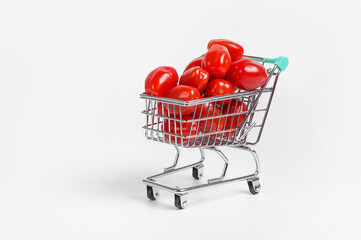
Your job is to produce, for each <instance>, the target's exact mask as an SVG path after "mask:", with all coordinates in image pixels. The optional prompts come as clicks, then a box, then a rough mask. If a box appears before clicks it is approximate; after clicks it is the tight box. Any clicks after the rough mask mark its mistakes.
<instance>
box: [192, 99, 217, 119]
mask: <svg viewBox="0 0 361 240" xmlns="http://www.w3.org/2000/svg"><path fill="white" fill-rule="evenodd" d="M201 98H205V97H201ZM213 109H214V103H212V102H206V103H203V104H199V105H197V106H196V114H195V118H205V117H206V116H207V115H209V113H211V114H212V113H213ZM207 113H208V114H207Z"/></svg>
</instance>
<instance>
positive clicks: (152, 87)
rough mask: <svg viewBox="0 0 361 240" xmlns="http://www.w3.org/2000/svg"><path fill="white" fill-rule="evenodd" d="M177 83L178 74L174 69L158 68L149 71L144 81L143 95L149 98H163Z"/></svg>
mask: <svg viewBox="0 0 361 240" xmlns="http://www.w3.org/2000/svg"><path fill="white" fill-rule="evenodd" d="M177 83H178V74H177V71H176V70H175V69H174V68H172V67H166V66H163V67H158V68H156V69H154V70H153V71H151V72H150V73H149V74H148V76H147V78H146V79H145V93H146V94H147V95H151V96H156V97H163V96H164V95H165V93H166V92H167V91H168V90H169V89H171V88H172V87H174V86H176V85H177Z"/></svg>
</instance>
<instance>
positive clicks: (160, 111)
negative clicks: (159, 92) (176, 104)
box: [157, 102, 171, 117]
mask: <svg viewBox="0 0 361 240" xmlns="http://www.w3.org/2000/svg"><path fill="white" fill-rule="evenodd" d="M162 105H163V107H162ZM166 105H167V104H166V103H163V104H162V103H160V102H159V103H158V104H157V109H158V115H160V116H166V117H168V116H170V115H169V113H168V110H167V108H166ZM170 117H171V116H170Z"/></svg>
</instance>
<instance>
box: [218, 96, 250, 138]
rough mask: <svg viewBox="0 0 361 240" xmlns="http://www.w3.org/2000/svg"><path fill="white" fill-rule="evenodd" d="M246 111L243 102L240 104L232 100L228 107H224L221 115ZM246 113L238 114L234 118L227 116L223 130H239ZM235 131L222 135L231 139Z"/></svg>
mask: <svg viewBox="0 0 361 240" xmlns="http://www.w3.org/2000/svg"><path fill="white" fill-rule="evenodd" d="M246 111H247V104H246V103H245V102H242V101H241V100H234V99H232V100H231V101H230V102H229V104H228V105H226V106H225V107H224V108H223V110H222V114H233V113H240V112H246ZM246 114H247V113H243V114H238V115H234V116H227V117H226V123H225V127H224V130H230V129H235V128H239V127H240V126H241V124H242V122H243V120H244V118H245V117H246ZM235 132H236V130H232V131H230V132H226V133H224V135H223V136H224V137H227V136H228V135H229V137H233V136H234V134H235Z"/></svg>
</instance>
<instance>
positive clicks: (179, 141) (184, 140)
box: [140, 56, 288, 209]
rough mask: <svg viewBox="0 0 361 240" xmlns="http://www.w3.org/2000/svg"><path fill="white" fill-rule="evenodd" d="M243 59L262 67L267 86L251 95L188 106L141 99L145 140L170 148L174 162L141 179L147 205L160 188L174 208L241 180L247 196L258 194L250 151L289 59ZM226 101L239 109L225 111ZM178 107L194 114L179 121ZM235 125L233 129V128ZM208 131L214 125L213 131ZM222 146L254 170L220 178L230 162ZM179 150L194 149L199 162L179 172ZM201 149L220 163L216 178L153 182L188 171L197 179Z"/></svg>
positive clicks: (239, 94) (241, 93) (199, 101)
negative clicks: (245, 155)
mask: <svg viewBox="0 0 361 240" xmlns="http://www.w3.org/2000/svg"><path fill="white" fill-rule="evenodd" d="M245 57H246V58H251V59H254V60H256V61H259V62H261V63H262V65H263V66H264V67H265V68H266V69H267V74H268V79H267V81H266V83H265V84H264V85H263V86H261V87H260V88H258V89H256V90H253V91H243V90H238V91H237V92H236V93H234V94H228V95H222V96H216V97H210V98H202V99H197V100H193V101H180V100H175V99H169V98H162V97H154V96H148V95H146V94H141V95H140V97H141V98H142V99H144V100H145V110H144V111H142V113H143V114H145V118H146V124H145V125H144V126H143V128H144V129H145V137H146V138H147V139H149V140H153V141H158V142H162V143H167V144H171V145H173V146H174V147H175V149H176V151H177V152H176V157H175V160H174V163H173V164H172V165H171V166H169V167H167V168H165V169H164V171H163V172H162V173H159V174H156V175H153V176H150V177H147V178H145V179H144V180H143V182H144V183H145V184H146V186H147V197H148V198H149V199H150V200H155V199H156V198H157V197H158V196H159V189H162V190H165V191H169V192H171V193H173V194H174V196H175V198H174V204H175V206H176V207H177V208H179V209H183V208H185V207H186V206H187V205H188V201H187V196H188V193H189V192H191V191H194V190H197V189H201V188H204V187H210V186H214V185H220V184H224V183H230V182H235V181H243V180H246V181H247V182H248V187H249V190H250V192H251V193H252V194H257V193H259V191H260V188H261V185H260V182H259V177H258V175H259V169H260V163H259V159H258V156H257V153H256V151H255V150H254V149H252V148H251V147H250V146H252V145H255V144H257V143H258V142H259V140H260V137H261V134H262V130H263V128H264V125H265V121H266V118H267V114H268V111H269V108H270V105H271V101H272V97H273V94H274V91H275V88H276V84H277V80H278V77H279V76H280V74H281V72H282V71H284V70H285V69H286V68H287V66H288V59H287V57H278V58H274V59H272V58H261V57H253V56H245ZM230 101H234V102H236V103H235V105H236V106H237V104H238V105H239V106H242V107H234V108H233V109H232V108H230V107H229V106H230V104H227V103H229V102H230ZM261 102H262V104H263V105H262V104H261ZM212 105H213V106H214V105H217V107H218V109H220V110H221V112H222V114H219V112H218V113H217V111H215V108H214V107H213V108H212ZM182 108H188V109H193V110H192V111H193V115H192V114H191V115H190V116H189V115H188V116H187V117H185V116H184V117H182V115H181V112H182ZM167 109H173V110H174V111H167ZM176 111H178V113H180V116H176V114H175V113H176ZM202 111H203V114H202ZM227 121H228V122H231V124H230V125H229V126H230V127H226V124H224V123H225V122H227ZM222 122H223V124H222ZM234 122H235V123H236V124H233V123H234ZM211 126H216V128H214V127H211ZM220 126H221V127H220ZM234 126H235V127H234ZM185 131H186V132H185ZM251 133H252V134H251ZM251 135H252V136H251ZM223 146H228V147H233V148H237V149H242V150H246V151H248V152H250V153H251V154H252V156H253V159H254V161H255V171H254V172H253V173H252V174H249V175H245V176H240V177H235V178H230V179H229V178H228V179H227V178H225V176H226V173H227V168H228V162H229V161H228V159H227V157H226V156H225V155H224V154H223V153H222V151H221V150H220V147H223ZM180 147H184V148H198V149H199V150H200V154H201V158H200V160H199V161H197V162H195V163H192V164H189V165H186V166H181V167H178V159H179V155H180ZM204 150H211V151H214V152H216V153H217V154H218V155H219V156H220V157H221V158H222V159H223V160H224V167H223V171H222V174H221V176H219V177H217V178H211V179H208V180H207V182H206V183H200V184H198V185H192V186H189V187H177V186H169V185H165V184H161V183H159V181H158V182H157V179H158V178H161V177H163V176H166V175H169V174H173V173H176V172H179V171H183V170H186V169H189V168H192V175H193V178H195V179H200V178H201V177H202V176H203V169H204V165H203V163H204V160H205V154H204Z"/></svg>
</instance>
